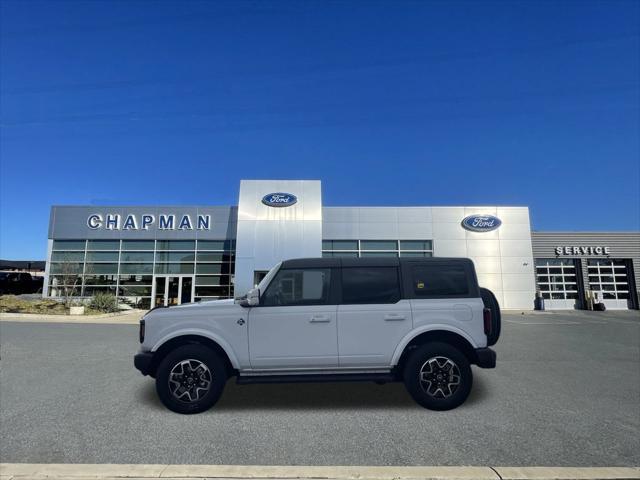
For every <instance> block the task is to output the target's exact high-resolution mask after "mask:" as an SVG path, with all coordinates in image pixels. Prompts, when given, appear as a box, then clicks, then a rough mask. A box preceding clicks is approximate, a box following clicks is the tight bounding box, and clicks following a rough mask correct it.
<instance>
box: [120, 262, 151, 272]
mask: <svg viewBox="0 0 640 480" xmlns="http://www.w3.org/2000/svg"><path fill="white" fill-rule="evenodd" d="M120 273H121V274H122V273H138V274H143V273H153V264H152V263H121V264H120Z"/></svg>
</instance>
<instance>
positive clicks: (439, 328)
mask: <svg viewBox="0 0 640 480" xmlns="http://www.w3.org/2000/svg"><path fill="white" fill-rule="evenodd" d="M436 330H437V331H445V332H450V333H454V334H456V335H459V336H460V337H462V338H464V339H465V340H466V341H467V342H469V345H471V347H472V348H478V345H476V342H475V341H474V340H473V338H471V337H470V336H469V335H468V334H467V333H466V332H465V331H464V330H461V329H459V328H457V327H452V326H451V325H444V324H439V323H434V324H430V325H425V326H423V327H419V328H416V329H414V330H411V331H410V332H409V333H407V334H406V335H405V336H404V337H403V338H402V340H401V341H400V343H399V344H398V346H397V347H396V350H395V351H394V352H393V357H391V365H393V366H395V365H397V364H398V361H399V360H400V357H401V356H402V352H404V349H405V348H406V347H407V345H409V343H411V340H413V339H414V338H416V337H417V336H418V335H421V334H423V333H426V332H433V331H436Z"/></svg>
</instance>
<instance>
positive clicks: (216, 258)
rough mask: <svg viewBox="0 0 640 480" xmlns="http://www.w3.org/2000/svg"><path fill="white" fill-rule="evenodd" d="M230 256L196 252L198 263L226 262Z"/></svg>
mask: <svg viewBox="0 0 640 480" xmlns="http://www.w3.org/2000/svg"><path fill="white" fill-rule="evenodd" d="M230 260H231V256H230V255H229V254H228V253H215V252H205V253H203V252H198V262H228V261H230Z"/></svg>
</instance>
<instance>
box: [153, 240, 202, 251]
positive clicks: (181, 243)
mask: <svg viewBox="0 0 640 480" xmlns="http://www.w3.org/2000/svg"><path fill="white" fill-rule="evenodd" d="M195 249H196V241H195V240H158V241H157V242H156V250H195Z"/></svg>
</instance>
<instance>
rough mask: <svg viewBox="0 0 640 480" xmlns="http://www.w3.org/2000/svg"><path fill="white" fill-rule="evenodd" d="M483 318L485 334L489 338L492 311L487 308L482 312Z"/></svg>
mask: <svg viewBox="0 0 640 480" xmlns="http://www.w3.org/2000/svg"><path fill="white" fill-rule="evenodd" d="M482 318H483V320H484V333H485V335H487V336H488V335H490V334H491V310H490V309H488V308H485V309H484V310H483V311H482Z"/></svg>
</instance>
